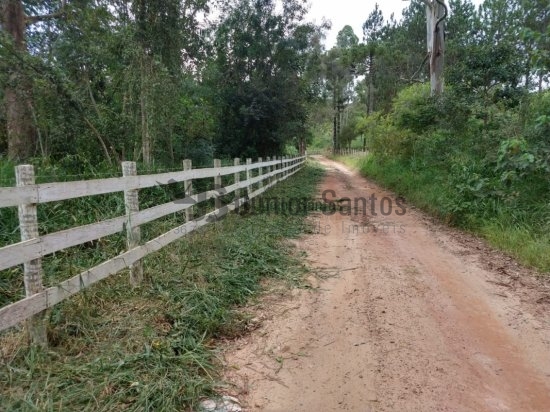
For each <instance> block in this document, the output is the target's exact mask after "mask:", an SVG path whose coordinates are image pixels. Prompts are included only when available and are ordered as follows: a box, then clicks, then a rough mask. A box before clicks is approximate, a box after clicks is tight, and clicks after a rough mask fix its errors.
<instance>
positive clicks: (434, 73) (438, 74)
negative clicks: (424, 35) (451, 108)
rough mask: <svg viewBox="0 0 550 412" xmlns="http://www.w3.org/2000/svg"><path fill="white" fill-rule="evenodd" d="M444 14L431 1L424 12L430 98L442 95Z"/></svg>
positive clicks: (436, 4) (440, 7)
mask: <svg viewBox="0 0 550 412" xmlns="http://www.w3.org/2000/svg"><path fill="white" fill-rule="evenodd" d="M445 13H446V10H445V7H443V6H442V5H441V4H439V3H438V2H437V1H436V0H433V1H432V5H431V6H429V7H427V10H426V14H427V18H428V23H427V24H428V26H427V27H428V52H429V53H430V84H431V93H432V96H438V95H440V94H442V93H443V67H444V60H445V23H444V20H443V17H444V16H445ZM438 22H439V23H438Z"/></svg>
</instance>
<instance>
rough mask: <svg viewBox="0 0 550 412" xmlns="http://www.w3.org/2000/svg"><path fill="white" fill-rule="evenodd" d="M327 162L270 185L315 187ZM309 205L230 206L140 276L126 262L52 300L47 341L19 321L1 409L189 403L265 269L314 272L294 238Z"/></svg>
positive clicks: (283, 192) (4, 366) (207, 391)
mask: <svg viewBox="0 0 550 412" xmlns="http://www.w3.org/2000/svg"><path fill="white" fill-rule="evenodd" d="M323 173H324V172H323V170H322V169H321V168H320V167H319V166H316V165H314V164H308V165H307V166H306V167H305V168H304V169H303V170H301V171H300V172H298V173H297V174H296V175H294V176H293V177H291V178H290V179H288V180H286V181H284V182H282V183H280V184H279V185H277V186H276V187H275V188H273V189H272V190H270V191H268V192H267V193H266V196H269V197H270V198H273V197H280V198H294V197H299V198H303V197H309V198H313V197H314V196H315V194H316V187H317V184H318V183H319V181H320V179H321V177H322V175H323ZM305 217H306V214H305V212H304V213H299V214H296V213H278V214H276V213H271V214H267V213H261V212H260V211H258V210H251V211H248V212H246V213H245V212H241V213H240V214H231V215H229V216H228V217H227V218H225V219H223V220H221V221H219V222H216V223H213V224H211V225H209V226H207V227H206V228H204V229H203V230H200V231H198V232H197V233H194V234H192V235H190V236H187V237H185V238H183V239H182V240H181V241H178V242H175V243H174V244H172V245H169V246H167V247H166V248H164V249H162V250H161V251H160V252H158V253H156V254H153V255H150V256H148V257H147V258H145V259H144V269H145V275H146V277H145V280H144V282H143V283H142V285H140V287H138V288H136V289H131V288H130V287H129V282H128V273H119V274H117V275H116V276H112V277H110V278H108V279H106V280H104V281H102V282H99V283H98V284H96V285H94V286H92V287H90V288H89V289H87V290H85V291H84V292H82V293H80V294H78V295H76V296H74V297H72V298H71V299H68V300H67V301H64V302H62V303H61V304H59V305H57V306H55V307H54V308H53V309H52V310H51V311H50V312H49V315H48V319H49V328H48V329H49V330H48V335H49V340H50V346H49V348H48V349H46V350H42V349H37V348H30V347H28V346H27V344H26V343H25V336H24V334H23V332H22V331H20V330H11V331H8V332H6V333H4V334H3V335H2V336H0V340H1V347H2V349H1V359H0V360H1V365H0V409H2V410H17V411H38V410H40V411H54V410H67V411H119V410H128V411H176V410H178V411H182V410H190V409H192V408H193V407H195V406H196V404H197V402H198V401H199V399H200V398H201V397H203V396H209V395H212V394H213V393H214V392H215V390H216V387H217V386H216V385H217V384H218V383H219V382H218V374H217V372H218V366H219V364H218V362H217V360H216V339H218V338H222V337H223V338H232V337H236V336H239V335H240V334H241V333H243V331H244V330H245V329H246V325H247V322H248V319H247V318H246V316H245V315H243V314H242V311H239V310H238V309H239V307H242V306H243V305H244V304H245V303H246V302H247V301H249V300H250V299H251V298H253V297H254V296H255V295H257V293H258V292H259V291H261V284H262V280H264V279H269V278H271V279H280V280H281V281H284V282H291V283H295V284H297V283H298V282H300V280H301V278H302V277H303V275H304V273H306V271H307V269H306V267H305V266H304V265H303V263H302V262H301V261H300V259H299V257H298V256H297V254H296V253H295V252H294V251H293V248H292V247H291V246H290V245H289V242H286V241H285V239H287V238H294V237H297V236H299V235H300V234H301V233H303V232H304V231H306V230H307V227H308V223H307V220H306V219H305ZM163 224H167V223H166V222H163ZM168 229H169V228H167V230H168Z"/></svg>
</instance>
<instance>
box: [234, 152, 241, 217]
mask: <svg viewBox="0 0 550 412" xmlns="http://www.w3.org/2000/svg"><path fill="white" fill-rule="evenodd" d="M240 164H241V159H239V158H238V157H236V158H235V159H233V165H234V166H239V165H240ZM233 179H234V180H235V183H239V182H240V181H241V172H236V173H235V174H234V175H233ZM240 198H241V189H235V210H237V211H238V210H239V199H240Z"/></svg>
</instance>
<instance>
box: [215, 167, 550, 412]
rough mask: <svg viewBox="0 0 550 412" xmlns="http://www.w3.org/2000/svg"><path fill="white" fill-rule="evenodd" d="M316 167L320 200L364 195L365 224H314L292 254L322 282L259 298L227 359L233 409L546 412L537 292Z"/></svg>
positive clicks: (462, 238) (422, 220)
mask: <svg viewBox="0 0 550 412" xmlns="http://www.w3.org/2000/svg"><path fill="white" fill-rule="evenodd" d="M321 162H322V163H323V164H324V165H325V166H326V167H327V168H328V173H327V176H326V178H325V180H324V182H323V184H322V187H321V189H320V191H321V192H322V191H324V190H327V189H331V190H334V191H335V192H336V194H337V198H344V197H349V198H352V199H353V198H359V197H365V198H367V197H369V196H370V195H371V194H373V193H374V194H375V195H376V197H377V199H378V200H377V202H375V209H374V211H375V213H374V214H373V213H371V206H370V204H367V205H366V206H367V207H366V210H365V214H363V209H362V208H360V209H359V210H358V215H357V216H356V215H355V214H354V212H352V216H346V215H342V214H340V213H335V214H333V215H331V216H325V215H323V214H317V215H315V216H313V217H312V218H313V219H314V221H315V230H314V233H312V234H310V235H307V236H304V237H303V238H302V239H301V240H300V241H298V242H297V246H298V248H300V249H302V250H304V251H306V252H307V256H308V257H307V261H308V263H309V265H310V266H311V267H312V268H313V270H315V271H317V273H318V274H320V275H325V276H321V277H324V278H326V279H324V280H321V281H319V280H318V279H317V278H313V277H312V278H310V282H311V285H312V288H311V289H310V290H307V289H305V290H304V289H299V290H297V291H293V293H292V297H290V298H287V299H282V300H281V299H278V300H276V299H273V298H266V299H265V300H264V301H263V302H262V304H261V305H260V306H259V308H257V309H256V311H257V314H258V317H259V318H261V319H262V320H263V322H262V324H261V326H260V327H259V328H258V329H257V330H256V331H254V332H252V333H251V334H250V335H248V336H246V337H244V338H242V339H240V340H238V341H236V342H234V343H232V344H231V347H230V348H229V349H228V351H227V352H226V355H225V358H226V364H227V366H228V368H227V371H228V373H227V378H228V380H229V381H230V382H233V383H234V385H235V389H234V390H233V391H232V392H233V393H232V394H234V395H237V396H238V397H240V398H241V399H243V400H244V405H245V410H250V411H253V410H258V411H274V412H278V411H340V410H348V411H547V410H550V316H549V312H548V309H549V303H548V302H549V301H550V299H549V298H548V297H549V296H550V289H549V288H548V282H545V281H541V280H537V279H536V278H535V277H534V274H532V273H531V272H529V271H528V270H525V269H522V268H521V267H520V266H519V265H517V264H516V263H515V262H513V261H512V260H511V259H510V258H508V257H506V256H504V255H502V254H500V253H498V252H495V251H492V250H491V249H490V248H487V247H486V246H485V245H484V244H483V243H482V242H481V241H479V240H478V239H476V238H474V237H472V236H469V235H465V234H463V233H460V232H458V231H455V230H452V229H448V228H445V227H443V226H440V225H438V224H435V223H433V222H430V220H429V219H428V218H427V217H426V216H425V215H423V214H422V213H419V212H417V211H415V210H412V209H407V213H406V214H405V215H403V216H398V215H396V214H395V213H394V214H392V215H390V216H383V215H382V214H381V211H380V200H381V199H382V198H383V197H389V198H391V199H393V201H394V204H395V196H393V195H392V194H391V193H389V192H386V191H384V190H382V189H380V188H379V187H378V186H376V185H375V184H373V183H371V182H369V181H367V180H366V179H364V178H363V177H361V176H359V175H358V174H356V173H355V172H352V171H350V170H349V169H347V168H346V167H344V166H342V165H341V164H339V163H336V162H333V161H329V160H326V159H322V160H321ZM386 206H387V204H386ZM386 210H387V209H386ZM375 228H376V231H375Z"/></svg>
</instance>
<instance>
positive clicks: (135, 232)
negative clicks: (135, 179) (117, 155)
mask: <svg viewBox="0 0 550 412" xmlns="http://www.w3.org/2000/svg"><path fill="white" fill-rule="evenodd" d="M122 176H124V177H127V176H137V168H136V162H122ZM124 205H125V206H126V245H127V246H128V250H130V249H133V248H135V247H136V246H139V244H140V242H141V231H140V229H139V226H134V224H133V222H132V219H133V215H134V214H135V213H137V212H139V199H138V191H137V189H126V190H125V191H124ZM142 280H143V264H142V262H141V261H137V262H136V263H134V264H132V265H130V284H131V285H132V286H137V285H138V284H140V283H141V281H142Z"/></svg>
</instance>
